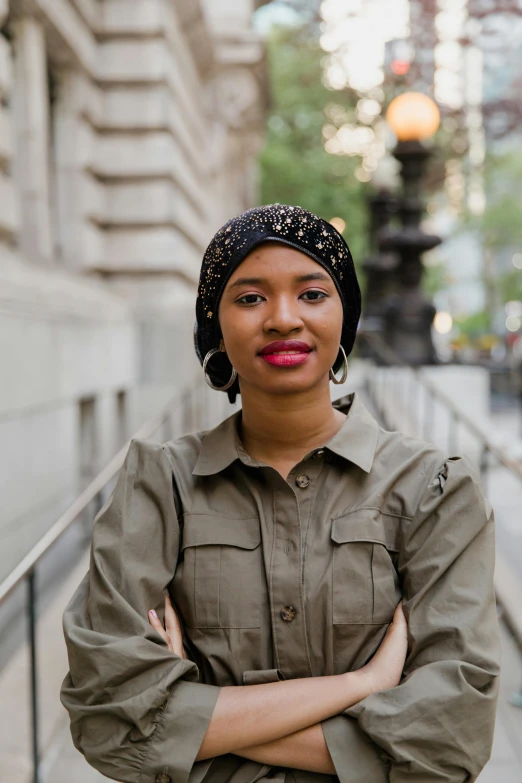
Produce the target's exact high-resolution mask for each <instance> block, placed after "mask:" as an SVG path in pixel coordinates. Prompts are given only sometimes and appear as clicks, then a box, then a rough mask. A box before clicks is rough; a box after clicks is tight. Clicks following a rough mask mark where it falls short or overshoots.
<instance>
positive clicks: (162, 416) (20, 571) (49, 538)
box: [0, 384, 208, 783]
mask: <svg viewBox="0 0 522 783" xmlns="http://www.w3.org/2000/svg"><path fill="white" fill-rule="evenodd" d="M200 392H201V393H200ZM206 392H207V387H206V386H205V385H204V384H203V386H201V387H200V386H199V385H196V384H195V385H193V386H191V387H190V388H185V389H182V390H180V391H179V392H178V393H176V394H175V395H174V397H173V398H171V400H170V401H169V402H168V404H167V405H165V406H164V407H163V408H162V409H161V410H160V411H159V412H158V413H157V414H156V415H154V416H152V417H151V418H150V419H148V420H147V421H146V422H145V424H143V425H142V426H141V427H140V429H139V430H138V431H137V432H136V433H135V435H134V436H133V438H153V437H154V436H156V434H158V433H159V436H160V438H161V439H162V440H163V441H166V440H170V439H172V438H173V437H177V436H178V435H182V434H184V433H185V432H189V431H190V430H194V429H197V428H202V423H203V422H204V424H203V426H206V422H207V414H208V409H207V393H206ZM129 444H130V440H128V441H127V442H126V443H125V445H124V446H123V447H122V448H121V449H120V451H119V452H118V453H117V454H116V455H115V456H114V457H113V458H112V459H111V460H110V462H109V463H108V464H107V465H106V466H105V467H104V468H103V470H102V471H101V472H100V473H98V475H97V476H96V478H94V479H93V481H91V483H90V484H89V485H88V487H86V489H85V490H84V491H83V492H82V493H81V495H80V496H79V497H78V498H77V499H76V500H75V501H74V502H73V503H72V505H71V506H70V507H69V508H68V509H67V510H66V511H65V512H64V513H63V514H62V515H61V516H60V517H59V519H57V520H56V522H55V523H54V524H53V525H52V526H51V527H50V528H49V530H48V531H47V533H45V535H44V536H43V537H42V538H41V539H40V541H38V543H37V544H36V545H35V546H34V547H33V548H32V549H31V551H30V552H29V553H28V554H27V555H26V556H25V557H24V558H23V560H22V561H21V562H20V563H19V564H18V565H17V566H16V568H15V569H14V570H13V571H12V572H11V573H10V574H9V575H8V576H7V578H6V579H4V580H3V582H1V583H0V606H2V605H3V604H4V603H5V602H6V601H7V600H8V599H9V598H10V597H12V594H13V591H14V590H15V589H16V588H17V587H19V586H21V585H22V584H23V583H25V584H26V587H27V592H26V599H25V606H26V616H27V624H28V625H27V637H28V644H29V661H30V668H29V677H30V721H31V726H30V732H31V754H32V779H33V783H39V779H40V762H41V756H40V743H39V733H40V732H39V728H40V727H39V717H38V704H39V699H38V693H39V688H38V679H39V678H38V643H37V633H36V631H37V614H38V612H37V596H38V592H37V569H38V566H39V564H40V563H41V560H42V558H43V557H44V556H45V555H46V554H47V553H48V552H49V551H50V550H51V548H52V547H53V546H54V545H55V544H56V542H57V541H58V540H60V539H61V538H62V536H63V535H64V533H66V532H67V531H68V530H69V529H70V528H71V527H72V525H74V524H75V523H77V522H78V521H80V520H84V519H85V514H86V513H88V512H89V511H90V512H91V513H92V516H93V518H94V517H95V516H96V515H97V513H98V512H99V511H100V509H101V508H102V506H103V504H104V502H105V495H106V492H107V488H108V486H109V485H110V483H111V482H112V481H113V479H114V478H115V477H116V475H117V473H118V471H119V470H120V468H121V466H122V464H123V461H124V458H125V455H126V453H127V450H128V448H129Z"/></svg>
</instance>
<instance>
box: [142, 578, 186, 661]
mask: <svg viewBox="0 0 522 783" xmlns="http://www.w3.org/2000/svg"><path fill="white" fill-rule="evenodd" d="M149 623H150V624H151V625H152V627H153V628H154V629H155V630H156V631H157V632H158V633H159V635H160V636H163V638H164V639H165V641H166V642H167V644H168V646H169V650H170V651H171V652H173V653H174V654H175V655H178V656H179V657H180V658H188V655H187V653H186V651H185V648H184V647H183V633H182V630H181V623H180V621H179V617H178V615H177V614H176V612H175V611H174V607H173V606H172V602H171V600H170V596H169V594H168V592H166V593H165V628H164V627H163V624H162V622H161V620H160V619H159V617H158V615H157V614H156V612H155V611H154V609H151V610H150V612H149Z"/></svg>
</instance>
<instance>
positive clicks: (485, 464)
mask: <svg viewBox="0 0 522 783" xmlns="http://www.w3.org/2000/svg"><path fill="white" fill-rule="evenodd" d="M488 469H489V448H488V445H487V443H483V445H482V453H481V455H480V476H481V479H482V486H483V487H484V494H487V479H488Z"/></svg>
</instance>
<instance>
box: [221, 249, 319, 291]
mask: <svg viewBox="0 0 522 783" xmlns="http://www.w3.org/2000/svg"><path fill="white" fill-rule="evenodd" d="M320 270H321V264H319V263H318V262H317V261H314V259H313V258H311V257H310V256H309V255H307V254H306V253H302V252H301V251H300V250H297V249H296V248H293V247H288V245H283V244H282V243H280V242H265V243H263V244H262V245H259V246H258V247H256V248H255V249H254V250H252V251H251V252H250V253H249V254H248V255H247V256H246V257H245V258H244V259H243V261H241V263H240V264H239V265H238V266H237V267H236V269H235V270H234V272H233V273H232V275H231V276H230V281H229V282H234V280H236V279H237V278H239V277H244V276H245V274H249V275H250V274H251V273H253V272H255V271H262V272H263V273H264V274H266V275H268V274H270V273H273V274H281V272H282V271H283V272H286V273H289V274H290V275H291V274H306V273H307V272H317V271H320ZM328 277H329V275H328Z"/></svg>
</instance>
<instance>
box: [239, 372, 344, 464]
mask: <svg viewBox="0 0 522 783" xmlns="http://www.w3.org/2000/svg"><path fill="white" fill-rule="evenodd" d="M241 400H242V414H241V425H240V427H241V429H240V436H241V441H242V443H243V446H244V448H245V450H246V451H247V453H248V454H249V455H250V456H251V457H253V458H254V459H257V460H259V461H260V462H264V463H266V464H267V465H272V466H273V467H274V468H276V470H278V471H279V472H280V473H281V474H282V475H283V476H284V477H285V478H286V475H287V474H288V472H289V471H290V470H291V469H292V467H293V466H294V465H296V464H297V463H298V462H300V460H301V459H302V458H303V457H304V456H305V454H307V453H308V452H309V451H311V450H312V449H314V448H317V447H318V446H321V445H322V444H324V443H325V442H326V441H328V440H329V439H330V438H332V437H333V436H334V435H335V433H336V432H337V431H338V430H339V429H340V428H341V426H342V425H343V422H344V421H345V419H346V416H345V415H344V414H343V413H341V412H340V411H337V410H336V409H335V408H334V407H333V406H332V402H331V399H330V389H329V387H328V385H325V386H324V387H321V388H318V389H313V390H310V391H307V392H305V393H303V394H299V395H285V396H276V395H270V394H266V395H262V394H259V393H258V390H253V391H252V393H249V391H247V390H243V389H242V392H241Z"/></svg>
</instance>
